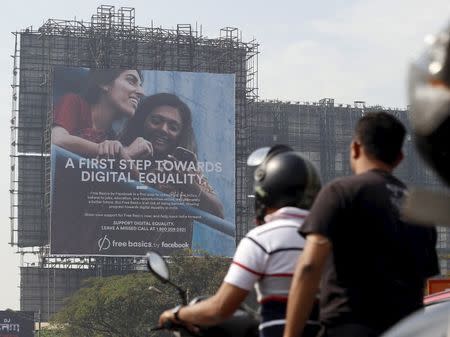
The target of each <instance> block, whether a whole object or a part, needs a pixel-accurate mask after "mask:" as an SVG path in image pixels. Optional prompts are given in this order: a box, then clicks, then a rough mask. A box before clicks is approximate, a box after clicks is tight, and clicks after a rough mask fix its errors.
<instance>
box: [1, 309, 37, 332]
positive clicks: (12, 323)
mask: <svg viewBox="0 0 450 337" xmlns="http://www.w3.org/2000/svg"><path fill="white" fill-rule="evenodd" d="M33 335H34V313H33V312H31V311H12V310H6V311H0V337H33Z"/></svg>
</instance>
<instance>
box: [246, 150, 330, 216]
mask: <svg viewBox="0 0 450 337" xmlns="http://www.w3.org/2000/svg"><path fill="white" fill-rule="evenodd" d="M257 155H259V157H260V160H255V156H257ZM247 163H248V164H249V165H250V166H254V165H258V167H257V168H256V170H255V174H254V183H255V184H254V191H255V211H256V218H257V221H258V222H259V223H262V222H263V220H264V216H265V215H266V210H267V208H268V207H270V208H281V207H285V206H294V207H299V208H303V209H309V208H310V207H311V206H312V203H313V201H314V199H315V197H316V195H317V193H318V192H319V190H320V187H321V183H320V178H319V175H318V174H317V171H316V169H315V167H314V165H313V164H312V163H311V162H310V161H309V160H307V159H305V158H303V157H302V156H301V155H300V154H299V153H297V152H294V151H293V150H292V149H291V148H290V147H288V146H286V145H275V146H274V147H272V148H262V149H258V150H256V151H255V152H253V153H252V155H250V156H249V158H248V160H247Z"/></svg>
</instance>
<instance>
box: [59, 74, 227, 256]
mask: <svg viewBox="0 0 450 337" xmlns="http://www.w3.org/2000/svg"><path fill="white" fill-rule="evenodd" d="M234 83H235V80H234V75H230V74H211V73H189V72H171V71H153V70H143V71H137V70H133V69H121V70H119V69H86V68H56V69H54V76H53V125H52V147H51V219H50V251H51V254H58V255H111V256H126V255H143V254H145V252H146V251H148V250H150V249H153V250H157V251H159V252H160V253H162V254H164V255H170V254H172V253H174V252H176V251H180V250H184V249H187V248H192V249H195V250H204V251H207V252H209V253H211V254H214V255H224V256H231V255H232V254H233V252H234V247H235V225H234V218H235V179H234V174H235V111H234V109H235V102H234V96H235V95H234Z"/></svg>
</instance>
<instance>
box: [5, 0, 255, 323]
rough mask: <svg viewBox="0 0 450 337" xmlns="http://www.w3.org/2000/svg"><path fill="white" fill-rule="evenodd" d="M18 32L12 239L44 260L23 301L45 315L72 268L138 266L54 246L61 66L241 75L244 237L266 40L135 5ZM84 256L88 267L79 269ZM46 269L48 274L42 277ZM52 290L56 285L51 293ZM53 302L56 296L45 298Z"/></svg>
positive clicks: (239, 169)
mask: <svg viewBox="0 0 450 337" xmlns="http://www.w3.org/2000/svg"><path fill="white" fill-rule="evenodd" d="M13 34H14V36H15V39H16V46H15V51H14V56H13V57H14V69H13V85H12V87H13V102H12V115H11V187H10V193H11V243H12V244H14V245H17V246H18V249H19V252H20V253H22V255H26V254H35V255H36V256H38V262H37V263H36V265H34V266H23V267H22V268H21V275H22V278H21V307H22V308H28V309H30V310H36V311H37V310H38V309H40V311H41V314H42V318H43V319H44V320H45V319H47V318H48V317H49V316H50V315H51V314H52V313H54V312H55V310H57V309H58V308H59V307H60V305H61V303H62V302H61V301H62V298H64V297H67V296H68V295H69V294H70V293H72V292H73V290H74V289H75V288H77V287H67V289H66V290H67V291H66V292H57V291H55V290H51V289H50V288H51V287H53V288H54V289H56V288H58V286H57V284H58V282H62V281H60V280H62V279H64V277H65V278H72V277H75V276H72V275H75V274H76V273H77V271H79V270H83V272H82V274H83V275H84V276H83V277H85V276H86V277H87V275H89V276H99V275H105V274H107V273H110V272H109V270H111V272H130V271H131V269H132V268H131V267H130V266H132V265H133V263H132V261H130V260H129V258H107V257H105V258H98V257H97V258H91V259H89V261H88V260H82V259H81V258H79V259H77V258H63V257H61V258H58V257H49V255H48V226H49V208H50V158H49V150H50V132H51V123H52V122H51V121H52V119H51V98H52V83H51V78H52V69H53V68H54V67H55V66H66V67H70V66H73V67H86V68H132V69H153V70H168V71H190V72H211V73H226V74H235V88H236V91H235V102H236V104H235V111H236V163H237V165H236V223H237V224H238V227H237V236H238V239H240V238H241V237H242V235H243V233H245V231H246V228H247V223H244V221H246V220H247V219H248V218H249V212H250V211H251V210H250V208H249V207H248V200H247V194H246V193H245V192H244V191H247V190H248V186H247V185H248V183H249V181H248V179H247V177H248V174H247V168H246V165H245V156H246V154H247V153H248V151H249V148H248V147H249V143H250V142H249V135H250V134H251V132H250V131H249V128H250V127H251V126H252V125H253V124H252V123H251V121H252V119H253V110H252V103H254V102H256V100H257V97H258V88H257V70H258V69H257V55H258V43H256V41H254V40H253V41H250V42H243V41H242V39H241V36H240V33H239V31H238V29H237V28H231V27H226V28H223V29H221V30H220V35H219V37H218V38H208V37H205V36H203V35H202V33H201V32H199V31H198V30H197V29H193V27H192V26H191V25H189V24H179V25H177V27H176V28H175V29H163V28H161V27H153V25H152V26H151V27H139V26H136V24H135V10H134V8H129V7H121V8H119V9H116V8H115V7H114V6H100V7H98V9H97V12H96V13H95V14H94V15H92V17H91V20H90V21H89V22H83V21H77V20H56V19H49V20H47V21H46V22H45V23H44V24H43V25H42V26H41V27H39V28H38V29H37V30H34V29H33V28H31V27H30V28H27V29H24V30H22V31H20V32H15V33H13ZM243 223H244V228H241V227H242V226H240V224H243ZM80 265H82V266H84V267H83V268H78V266H80ZM73 266H75V267H76V268H75V270H76V271H74V270H73V269H74V268H73ZM127 266H128V267H127ZM77 268H78V269H77ZM130 268H131V269H130ZM67 270H71V271H70V272H66V271H67ZM55 273H56V274H63V275H65V276H64V277H63V278H58V277H53V278H51V280H50V276H48V275H53V274H55ZM56 274H55V275H56ZM29 275H32V276H29ZM39 277H40V278H42V279H41V280H40V281H38V280H36V278H39ZM77 277H78V276H77ZM45 280H47V281H45ZM55 282H56V283H55ZM65 282H69V281H65ZM76 282H78V281H76ZM76 282H75V283H76ZM52 284H55V285H54V286H52ZM78 284H79V283H78ZM36 285H40V286H41V288H39V286H38V288H39V289H40V290H39V291H38V290H36V289H37V288H33V289H34V290H30V289H31V287H36ZM42 287H44V288H45V287H47V288H46V289H44V290H43V288H42ZM49 287H50V288H49ZM55 287H56V288H55ZM53 288H52V289H53ZM63 288H64V287H63ZM61 289H62V288H61ZM43 294H48V296H47V297H46V300H43V299H42V296H43ZM36 298H40V300H39V301H37V300H36ZM43 301H44V302H46V303H53V304H52V305H47V306H42V305H41V304H42V303H43ZM37 303H40V304H39V306H38V305H37Z"/></svg>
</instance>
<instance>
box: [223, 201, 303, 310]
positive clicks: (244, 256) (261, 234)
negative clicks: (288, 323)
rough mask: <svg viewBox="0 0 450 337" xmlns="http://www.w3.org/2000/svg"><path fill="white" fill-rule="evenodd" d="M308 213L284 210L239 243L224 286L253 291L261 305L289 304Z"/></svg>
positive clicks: (296, 209)
mask: <svg viewBox="0 0 450 337" xmlns="http://www.w3.org/2000/svg"><path fill="white" fill-rule="evenodd" d="M307 215H308V211H305V210H302V209H299V208H295V207H283V208H281V209H279V210H277V211H276V212H274V213H272V214H269V215H267V216H266V217H265V221H266V223H265V224H263V225H261V226H258V227H256V228H254V229H252V230H251V231H250V232H248V233H247V235H246V236H245V237H244V238H243V239H242V240H241V242H240V243H239V245H238V247H237V250H236V253H235V255H234V257H233V262H232V264H231V266H230V269H229V270H228V273H227V275H226V276H225V280H224V281H225V282H226V283H229V284H232V285H234V286H236V287H238V288H241V289H245V290H251V288H252V287H253V286H255V289H256V293H257V297H258V302H260V303H265V302H268V301H273V300H274V301H286V300H287V296H288V292H289V288H290V285H291V280H292V275H293V273H294V268H295V265H296V263H297V260H298V257H299V255H300V253H301V251H302V250H303V247H304V245H305V240H304V239H303V238H302V237H301V236H300V235H299V234H298V229H299V228H300V226H301V225H302V224H303V221H304V219H305V218H306V216H307Z"/></svg>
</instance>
